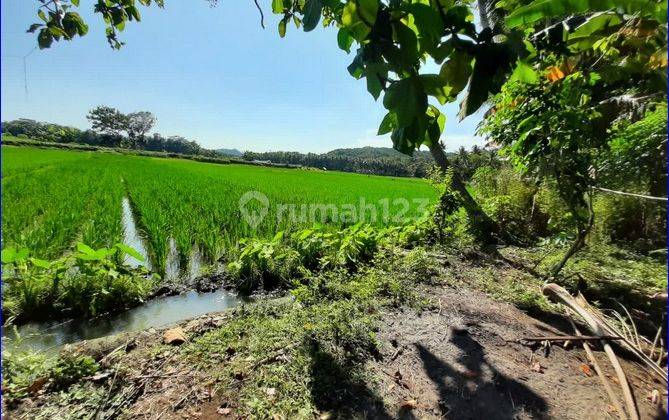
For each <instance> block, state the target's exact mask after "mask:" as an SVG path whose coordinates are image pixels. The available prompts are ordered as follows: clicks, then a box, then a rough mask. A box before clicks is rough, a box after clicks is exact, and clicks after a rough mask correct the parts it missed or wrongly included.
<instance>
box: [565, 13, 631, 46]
mask: <svg viewBox="0 0 669 420" xmlns="http://www.w3.org/2000/svg"><path fill="white" fill-rule="evenodd" d="M622 22H623V20H622V18H621V17H620V16H619V15H618V14H616V13H612V12H603V13H596V14H594V15H592V16H589V17H588V19H587V20H586V21H585V22H583V23H582V24H581V25H579V26H578V27H577V28H576V29H575V30H574V32H572V33H570V34H569V35H568V38H567V39H568V40H569V41H570V42H573V41H578V40H580V39H582V38H588V37H590V36H592V35H593V34H594V33H596V32H600V31H602V30H605V29H607V28H610V27H611V26H618V25H620V24H621V23H622Z"/></svg>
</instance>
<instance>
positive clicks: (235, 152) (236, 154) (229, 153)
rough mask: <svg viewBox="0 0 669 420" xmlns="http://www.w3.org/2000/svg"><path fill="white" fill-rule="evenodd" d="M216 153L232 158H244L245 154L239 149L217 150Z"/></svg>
mask: <svg viewBox="0 0 669 420" xmlns="http://www.w3.org/2000/svg"><path fill="white" fill-rule="evenodd" d="M214 151H215V152H216V153H218V154H219V155H223V156H232V157H242V155H243V154H244V153H242V152H241V151H240V150H237V149H215V150H214Z"/></svg>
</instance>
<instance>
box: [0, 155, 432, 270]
mask: <svg viewBox="0 0 669 420" xmlns="http://www.w3.org/2000/svg"><path fill="white" fill-rule="evenodd" d="M2 188H3V190H2V212H3V218H2V228H3V243H2V246H3V248H4V247H7V246H15V247H25V248H28V249H30V251H31V253H32V255H34V256H36V257H40V258H45V259H52V258H56V257H59V256H60V255H62V254H63V253H66V252H68V250H70V249H72V247H73V246H74V244H75V243H76V242H79V241H81V242H84V243H86V244H89V245H90V246H93V247H102V246H111V245H113V244H114V243H116V242H119V241H121V240H122V238H123V227H122V223H121V217H122V210H121V202H122V199H123V197H127V198H128V199H129V200H130V203H131V207H132V209H133V212H134V215H135V219H136V221H137V224H138V228H139V230H140V232H141V233H142V234H143V236H144V237H145V240H146V242H147V244H148V248H149V254H150V257H151V260H152V262H153V266H154V267H158V271H163V270H164V266H165V262H166V260H167V255H168V253H169V242H170V238H172V239H173V240H174V242H175V243H176V247H177V250H178V252H179V254H180V257H181V259H182V260H183V261H185V260H186V259H187V258H188V256H189V255H190V253H191V251H192V249H193V247H194V246H197V248H198V249H199V251H200V252H201V253H202V255H203V257H204V258H205V260H207V261H214V260H216V259H218V258H220V257H221V256H223V255H224V254H225V252H226V250H228V249H230V248H231V247H234V246H235V245H236V244H237V242H238V240H239V239H240V238H243V237H248V236H260V237H271V236H273V235H274V234H275V233H276V232H277V231H279V230H291V229H298V228H300V227H303V226H306V225H312V224H313V223H314V222H324V223H330V224H333V225H338V226H341V225H346V224H351V223H353V222H355V216H357V219H360V217H359V216H360V215H361V213H364V214H365V218H366V221H367V222H371V223H374V224H380V225H385V224H393V223H402V222H403V221H405V220H408V219H409V218H411V217H416V216H418V215H419V214H420V213H421V212H422V210H423V209H424V208H425V205H426V203H427V202H434V200H435V199H436V197H437V191H436V190H435V189H434V188H433V187H432V186H431V185H430V184H429V183H428V182H427V181H425V180H422V179H410V178H392V177H381V176H372V175H359V174H351V173H341V172H325V171H315V170H306V169H282V168H273V167H260V166H250V165H236V164H230V165H222V164H212V163H202V162H195V161H190V160H181V159H163V158H152V157H141V156H129V155H122V154H115V153H105V152H81V151H67V150H55V149H39V148H31V147H13V146H3V147H2ZM250 191H257V192H258V193H260V194H261V196H264V197H267V204H268V207H267V212H266V215H265V216H264V217H263V218H262V220H261V221H259V223H258V224H257V225H255V226H251V225H250V224H249V223H248V222H247V219H246V218H245V217H244V213H243V212H242V211H241V210H240V198H241V197H242V196H244V194H246V193H248V192H250ZM254 194H255V193H254ZM255 196H256V195H254V197H255ZM323 206H326V207H323ZM263 207H264V205H263V202H262V201H258V200H257V199H254V198H252V199H251V200H250V201H248V202H247V203H246V209H248V212H249V213H252V214H258V215H262V214H263V210H264V209H263ZM332 207H335V208H337V210H332ZM344 209H345V210H344ZM361 210H362V211H361ZM333 211H335V212H338V213H332V212H333ZM344 211H346V212H347V213H346V214H347V215H348V216H347V218H345V217H344V216H343V212H344ZM254 212H255V213H254ZM351 212H353V213H351ZM374 213H376V214H374ZM352 214H353V216H354V218H353V219H352V218H351V216H352ZM314 216H315V219H314ZM373 216H376V218H373ZM399 216H402V217H399Z"/></svg>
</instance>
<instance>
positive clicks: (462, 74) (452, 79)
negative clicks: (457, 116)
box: [439, 50, 472, 97]
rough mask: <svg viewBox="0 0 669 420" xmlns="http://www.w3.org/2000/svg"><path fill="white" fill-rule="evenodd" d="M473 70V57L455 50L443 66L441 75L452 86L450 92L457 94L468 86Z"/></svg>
mask: <svg viewBox="0 0 669 420" xmlns="http://www.w3.org/2000/svg"><path fill="white" fill-rule="evenodd" d="M471 72H472V57H471V56H470V55H469V54H467V53H465V52H462V51H458V50H456V51H453V53H451V55H450V58H449V59H448V61H447V62H445V63H444V65H443V66H441V70H440V71H439V76H441V77H442V79H444V80H445V81H446V84H447V85H448V86H450V87H451V90H450V92H449V94H450V95H451V96H453V97H455V96H457V95H458V94H459V93H460V92H461V91H462V89H464V88H465V86H467V81H468V80H469V75H470V74H471Z"/></svg>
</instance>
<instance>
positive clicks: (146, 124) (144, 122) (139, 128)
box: [124, 111, 156, 148]
mask: <svg viewBox="0 0 669 420" xmlns="http://www.w3.org/2000/svg"><path fill="white" fill-rule="evenodd" d="M155 123H156V117H155V116H154V115H153V114H152V113H150V112H148V111H139V112H131V113H130V114H128V115H126V116H125V123H124V130H125V131H126V132H127V133H128V137H129V138H130V139H131V141H132V142H133V144H134V147H139V148H144V147H145V146H146V142H145V141H144V140H145V139H144V137H145V136H146V134H147V133H148V132H149V131H150V130H151V128H152V127H153V126H154V124H155Z"/></svg>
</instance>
